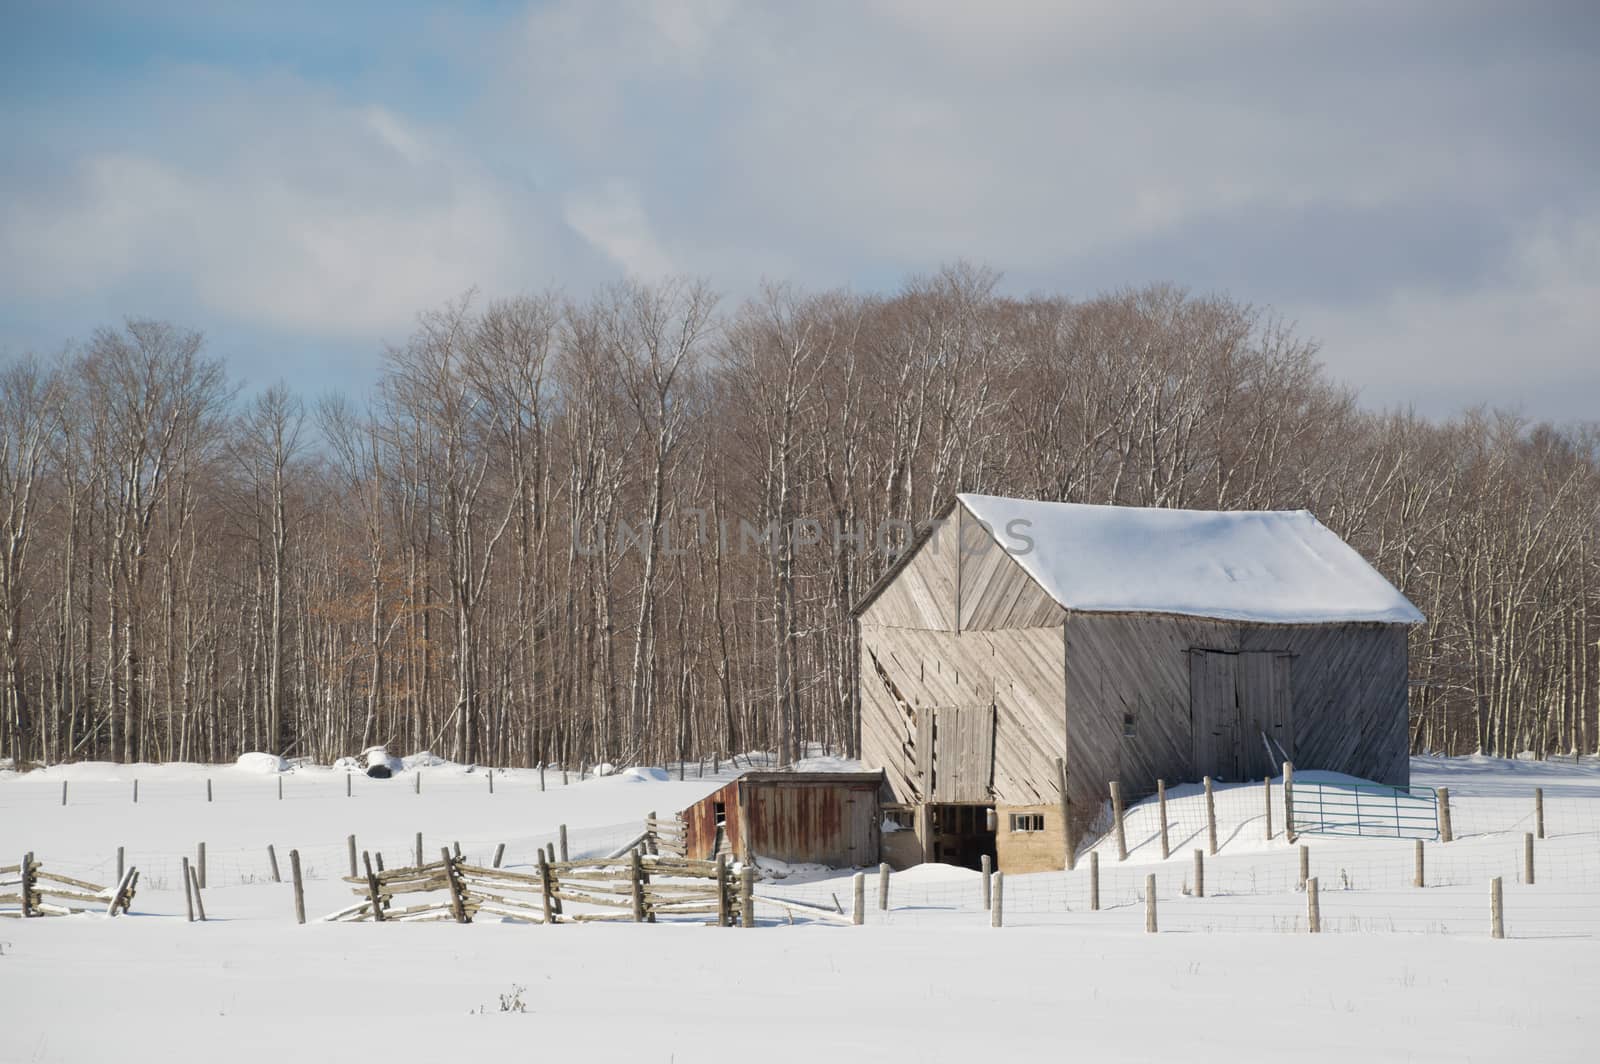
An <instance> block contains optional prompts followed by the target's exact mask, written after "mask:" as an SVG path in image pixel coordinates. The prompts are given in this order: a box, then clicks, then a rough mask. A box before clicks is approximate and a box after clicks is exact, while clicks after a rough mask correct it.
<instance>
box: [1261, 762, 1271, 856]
mask: <svg viewBox="0 0 1600 1064" xmlns="http://www.w3.org/2000/svg"><path fill="white" fill-rule="evenodd" d="M1261 790H1262V793H1264V794H1265V795H1266V796H1267V841H1268V842H1271V841H1272V777H1271V776H1268V777H1267V778H1266V779H1264V780H1262V781H1261Z"/></svg>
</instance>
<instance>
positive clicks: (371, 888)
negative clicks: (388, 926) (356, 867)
mask: <svg viewBox="0 0 1600 1064" xmlns="http://www.w3.org/2000/svg"><path fill="white" fill-rule="evenodd" d="M361 863H362V864H363V865H365V866H366V869H367V897H368V898H370V899H371V900H372V919H373V920H374V921H376V922H377V923H380V924H381V923H383V922H384V917H383V894H382V892H381V891H380V890H379V889H378V877H377V876H376V875H374V874H373V872H372V855H371V854H369V853H367V851H365V850H362V851H361Z"/></svg>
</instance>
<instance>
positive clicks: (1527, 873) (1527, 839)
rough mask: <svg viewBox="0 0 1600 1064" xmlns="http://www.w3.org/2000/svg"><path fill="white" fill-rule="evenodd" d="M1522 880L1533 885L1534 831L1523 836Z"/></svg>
mask: <svg viewBox="0 0 1600 1064" xmlns="http://www.w3.org/2000/svg"><path fill="white" fill-rule="evenodd" d="M1522 881H1523V882H1524V883H1526V884H1528V885H1529V886H1530V887H1531V886H1532V885H1533V832H1531V831H1529V832H1527V833H1525V834H1524V835H1523V836H1522Z"/></svg>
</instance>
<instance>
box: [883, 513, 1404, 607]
mask: <svg viewBox="0 0 1600 1064" xmlns="http://www.w3.org/2000/svg"><path fill="white" fill-rule="evenodd" d="M955 502H958V503H959V504H960V505H961V506H962V507H964V508H965V509H966V510H967V512H968V513H970V514H972V516H973V517H974V518H976V519H977V520H978V521H979V523H980V524H981V525H982V526H983V527H984V529H985V530H986V531H987V533H988V535H989V536H990V537H991V538H992V539H993V540H994V541H995V542H996V543H998V544H999V545H1000V546H1001V548H1002V549H1003V550H1005V551H1006V553H1007V554H1008V555H1009V556H1010V557H1011V558H1012V559H1013V560H1014V561H1015V562H1017V563H1018V564H1019V565H1020V566H1022V568H1023V570H1024V571H1025V572H1026V573H1027V574H1028V576H1029V577H1030V578H1031V579H1032V580H1033V581H1034V582H1035V583H1037V584H1038V585H1039V587H1040V588H1041V589H1043V591H1044V592H1045V593H1046V594H1047V595H1049V596H1050V597H1051V598H1052V599H1053V600H1054V601H1055V602H1056V603H1058V604H1059V605H1061V606H1062V607H1063V608H1065V609H1068V610H1071V611H1074V612H1081V613H1162V614H1174V615H1179V616H1192V617H1204V618H1209V619H1213V620H1224V621H1241V622H1250V623H1262V624H1332V623H1357V622H1373V623H1381V624H1419V623H1421V622H1422V621H1423V620H1424V619H1425V618H1424V617H1423V615H1422V613H1421V611H1420V610H1418V609H1417V608H1416V607H1415V606H1414V605H1412V603H1411V602H1410V601H1409V600H1408V599H1407V598H1406V597H1405V596H1404V595H1403V594H1401V593H1400V591H1399V590H1398V589H1397V588H1395V587H1394V585H1393V584H1391V583H1390V582H1389V581H1388V580H1387V579H1386V578H1385V577H1384V576H1383V574H1381V573H1379V572H1378V570H1377V569H1376V568H1374V567H1373V566H1372V564H1371V563H1370V562H1368V561H1367V560H1366V559H1365V558H1364V557H1363V556H1362V555H1361V553H1360V552H1359V551H1357V550H1356V549H1355V548H1354V547H1352V546H1351V545H1350V544H1349V543H1347V542H1346V541H1345V540H1344V539H1343V538H1341V537H1340V536H1339V535H1338V534H1337V533H1335V532H1334V531H1333V530H1332V529H1330V528H1328V527H1327V526H1326V525H1324V524H1322V522H1321V521H1319V520H1317V517H1316V515H1315V514H1313V513H1312V512H1311V511H1310V510H1306V509H1299V510H1184V509H1176V508H1167V507H1142V506H1111V505H1103V504H1094V503H1068V502H1047V501H1042V500H1036V499H1020V498H1013V497H1009V496H998V495H983V494H978V493H973V492H961V493H959V494H957V495H956V497H955ZM1019 522H1020V523H1021V524H1020V525H1019ZM919 546H920V544H919ZM908 553H910V552H908ZM885 576H886V578H891V579H892V571H891V573H886V574H885ZM886 582H887V579H886V580H884V581H880V584H882V583H886ZM879 590H881V588H880V586H879V585H874V587H873V589H872V592H871V593H870V595H869V599H870V598H871V597H875V596H876V594H877V592H878V591H879ZM864 605H865V600H864V602H863V603H862V604H861V605H860V606H858V607H857V611H858V612H859V610H860V609H861V608H862V607H863V606H864Z"/></svg>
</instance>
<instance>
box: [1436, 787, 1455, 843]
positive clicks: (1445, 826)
mask: <svg viewBox="0 0 1600 1064" xmlns="http://www.w3.org/2000/svg"><path fill="white" fill-rule="evenodd" d="M1439 841H1440V842H1454V841H1455V833H1454V832H1453V831H1451V830H1450V788H1449V787H1440V788H1439Z"/></svg>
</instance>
